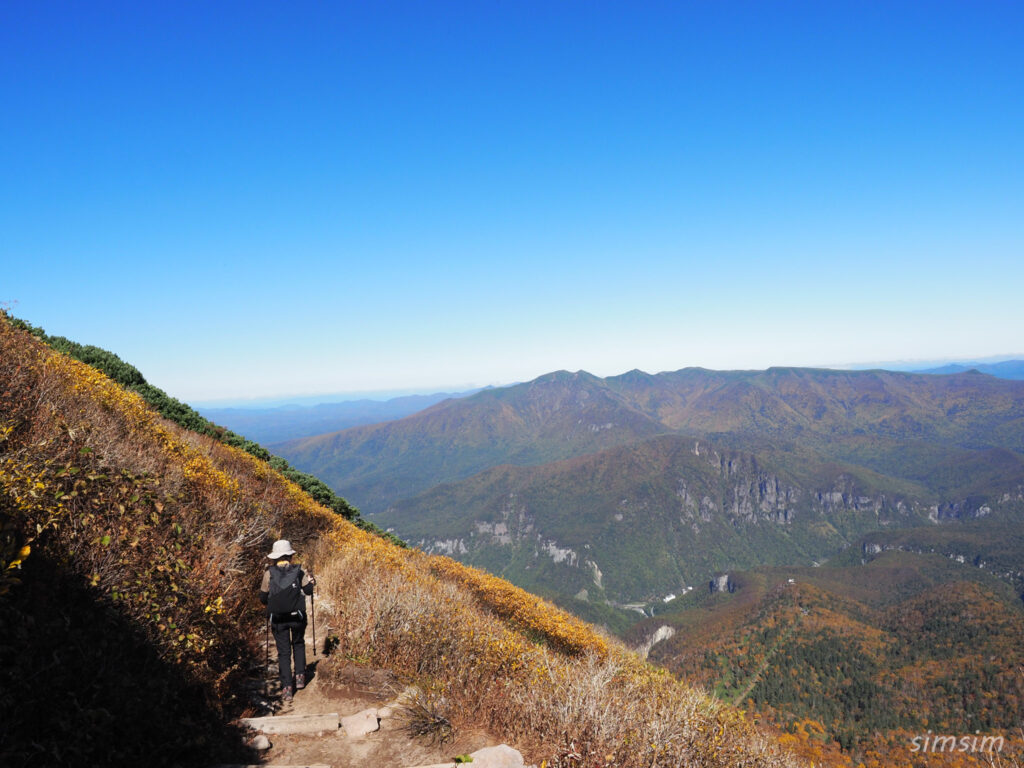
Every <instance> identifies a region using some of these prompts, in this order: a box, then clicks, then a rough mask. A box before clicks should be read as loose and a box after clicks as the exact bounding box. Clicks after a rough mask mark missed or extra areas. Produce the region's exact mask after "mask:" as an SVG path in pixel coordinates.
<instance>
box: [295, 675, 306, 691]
mask: <svg viewBox="0 0 1024 768" xmlns="http://www.w3.org/2000/svg"><path fill="white" fill-rule="evenodd" d="M305 687H306V676H305V675H301V674H300V675H296V676H295V690H296V691H301V690H302V689H303V688H305Z"/></svg>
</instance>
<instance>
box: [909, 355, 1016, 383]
mask: <svg viewBox="0 0 1024 768" xmlns="http://www.w3.org/2000/svg"><path fill="white" fill-rule="evenodd" d="M970 370H975V371H979V372H980V373H987V374H988V375H989V376H996V377H998V378H1000V379H1016V380H1021V379H1024V360H1004V361H1003V362H1001V363H949V364H948V365H942V366H939V367H937V368H926V369H923V370H920V371H918V373H933V374H950V373H964V372H966V371H970Z"/></svg>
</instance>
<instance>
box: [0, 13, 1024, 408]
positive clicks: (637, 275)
mask: <svg viewBox="0 0 1024 768" xmlns="http://www.w3.org/2000/svg"><path fill="white" fill-rule="evenodd" d="M0 20H2V23H0V98H2V99H3V104H4V106H5V111H6V113H7V114H8V115H9V116H10V119H8V120H5V121H3V122H2V123H0V143H2V145H3V147H4V173H3V174H0V232H2V233H3V236H2V237H0V263H2V264H3V266H4V269H3V279H2V283H0V302H15V301H16V302H18V303H17V304H16V305H15V306H14V312H15V314H16V315H18V316H19V317H23V318H24V319H25V320H27V321H29V322H31V323H33V324H35V325H38V326H41V327H43V328H45V329H46V330H47V331H48V332H49V333H51V334H54V335H64V336H68V337H69V338H73V339H75V340H77V341H80V342H82V343H85V344H95V345H97V346H100V347H104V348H106V349H110V350H112V351H114V352H116V353H117V354H118V355H120V356H121V357H123V358H124V359H125V360H128V361H131V362H132V363H133V364H135V365H136V366H137V367H138V368H139V369H140V370H142V371H143V372H144V373H145V375H146V376H147V378H148V379H149V380H151V381H152V382H153V383H154V384H156V385H157V386H160V387H161V388H163V389H165V390H166V391H167V392H169V393H170V394H172V395H174V396H175V397H178V398H180V399H182V400H186V401H202V402H212V401H217V400H224V399H226V398H231V399H235V398H237V397H238V396H239V393H244V395H245V396H246V397H262V398H270V397H279V393H281V392H295V391H298V390H303V389H305V390H306V391H307V392H308V391H309V390H318V391H321V392H382V391H396V390H401V391H419V392H421V391H425V390H437V389H444V388H446V387H448V386H450V382H478V383H490V382H508V381H526V380H530V379H532V378H535V377H536V376H538V375H541V374H543V373H546V372H548V371H551V370H557V369H569V370H577V369H583V370H588V371H591V372H593V373H595V374H596V375H602V376H606V375H612V374H615V373H620V372H622V371H626V370H630V369H632V368H641V369H643V370H649V371H659V370H675V369H678V368H682V367H686V366H695V365H699V366H704V367H708V368H714V369H736V368H765V367H768V366H771V365H782V366H820V365H822V364H823V363H826V362H828V361H833V360H836V359H847V360H903V359H907V358H919V359H925V360H935V359H940V358H942V359H950V360H957V359H964V358H967V359H972V358H983V357H989V356H992V355H997V354H999V353H1000V352H1002V351H1003V350H1007V349H1013V348H1016V347H1018V346H1019V343H1020V341H1019V335H1020V329H1021V328H1024V302H1021V301H1020V297H1019V292H1020V289H1019V287H1020V286H1021V285H1024V259H1022V258H1021V254H1022V253H1024V227H1022V225H1021V221H1022V216H1021V210H1022V209H1024V174H1022V173H1021V172H1020V169H1021V167H1022V165H1024V78H1022V77H1021V76H1020V73H1021V72H1024V46H1021V45H1020V40H1021V39H1022V37H1024V6H1022V5H1019V4H1018V5H1013V4H1002V5H993V4H952V3H937V4H936V3H929V4H919V3H907V2H892V3H885V4H884V5H875V6H873V5H865V4H863V3H855V2H849V1H841V2H834V3H827V4H820V3H819V4H800V3H797V4H746V5H733V4H716V3H706V4H657V3H656V4H652V5H644V6H633V5H628V6H627V5H622V4H614V3H605V2H598V3H591V2H587V3H583V2H566V3H557V4H552V3H537V2H523V3H516V4H508V5H501V4H480V3H466V2H453V3H441V4H434V3H432V4H418V3H409V2H382V3H372V4H367V5H357V4H337V5H331V4H301V3H300V4H297V5H295V4H288V5H285V4H281V3H274V2H269V1H267V0H255V1H254V2H249V3H246V4H244V5H242V4H235V3H232V2H227V3H216V4H199V3H189V2H186V3H175V4H161V3H141V4H139V3H135V4H128V3H126V4H114V5H111V6H96V5H92V4H77V5H76V4H70V5H68V4H51V3H49V2H38V3H8V4H5V5H4V6H3V8H2V9H0Z"/></svg>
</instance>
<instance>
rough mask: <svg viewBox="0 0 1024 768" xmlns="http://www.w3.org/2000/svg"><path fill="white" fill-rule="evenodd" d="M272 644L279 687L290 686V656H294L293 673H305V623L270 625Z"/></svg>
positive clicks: (290, 622)
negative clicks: (272, 637) (274, 645)
mask: <svg viewBox="0 0 1024 768" xmlns="http://www.w3.org/2000/svg"><path fill="white" fill-rule="evenodd" d="M270 628H271V630H273V632H274V643H275V644H276V645H277V669H278V673H279V674H280V675H281V687H282V688H284V687H285V686H286V685H291V684H292V655H293V654H294V655H295V672H296V673H297V674H298V673H302V674H305V673H306V622H304V621H301V622H299V621H289V622H285V623H283V624H271V625H270Z"/></svg>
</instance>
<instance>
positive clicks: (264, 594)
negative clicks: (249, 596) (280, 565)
mask: <svg viewBox="0 0 1024 768" xmlns="http://www.w3.org/2000/svg"><path fill="white" fill-rule="evenodd" d="M269 599H270V569H269V568H268V569H267V570H265V571H264V572H263V583H262V584H260V602H261V603H263V604H264V605H266V604H267V600H269Z"/></svg>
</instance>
